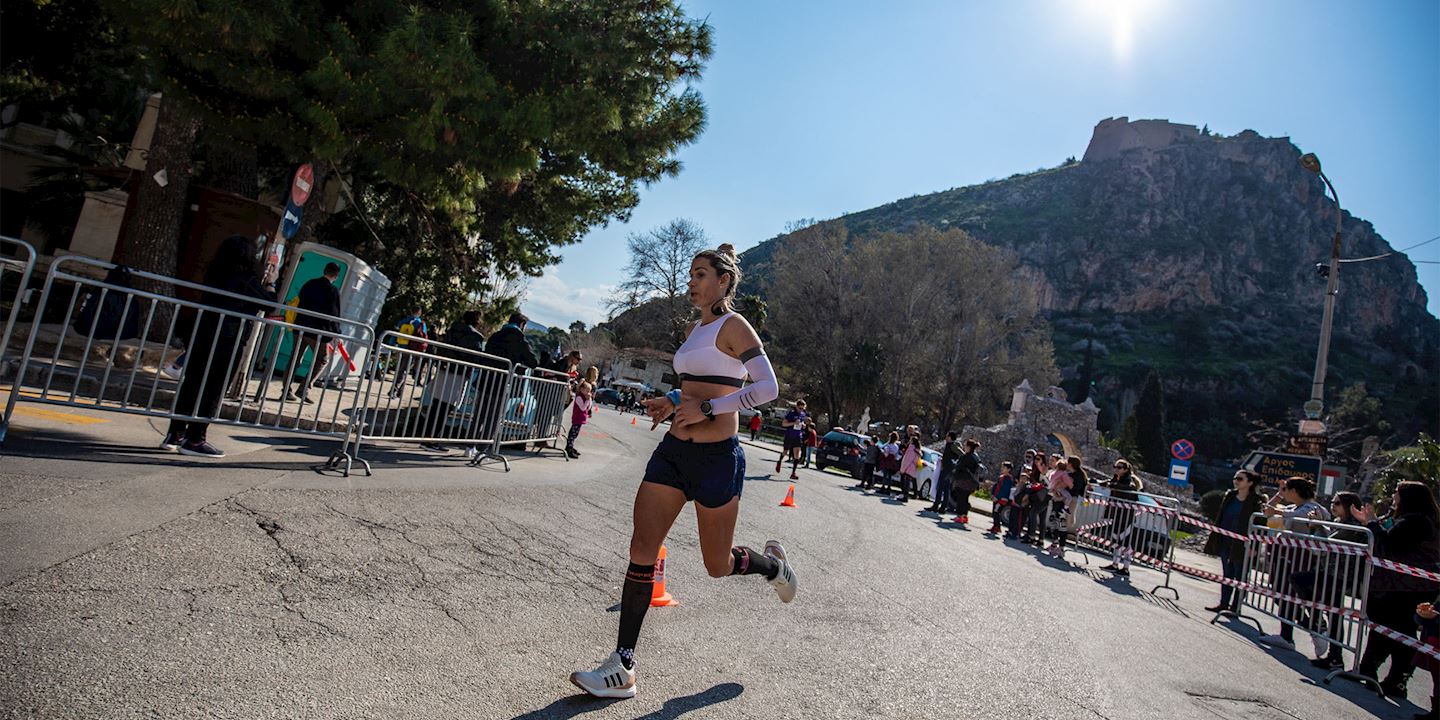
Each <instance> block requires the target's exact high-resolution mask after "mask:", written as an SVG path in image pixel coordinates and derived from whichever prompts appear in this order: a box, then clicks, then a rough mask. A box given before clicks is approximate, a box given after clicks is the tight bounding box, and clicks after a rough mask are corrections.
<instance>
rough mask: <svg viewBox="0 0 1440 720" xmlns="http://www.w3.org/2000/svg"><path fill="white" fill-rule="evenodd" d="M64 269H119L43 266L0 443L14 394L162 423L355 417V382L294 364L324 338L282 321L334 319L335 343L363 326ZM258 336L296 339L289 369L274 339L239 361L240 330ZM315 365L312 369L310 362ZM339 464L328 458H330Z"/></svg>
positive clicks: (294, 427)
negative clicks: (189, 296)
mask: <svg viewBox="0 0 1440 720" xmlns="http://www.w3.org/2000/svg"><path fill="white" fill-rule="evenodd" d="M72 268H74V269H77V270H78V269H79V268H90V269H92V270H98V271H103V272H107V273H110V272H112V271H116V270H117V268H116V266H115V265H112V264H110V263H106V262H101V261H99V260H92V259H89V258H83V257H78V256H69V257H64V258H60V259H58V260H56V261H55V262H54V263H53V264H52V265H51V266H50V271H49V273H48V274H47V275H46V278H45V285H44V289H43V290H42V291H41V294H40V301H39V303H38V305H37V306H36V312H35V319H34V321H33V322H32V323H31V326H30V328H29V330H30V332H29V336H28V337H27V338H26V341H25V350H24V352H23V354H22V355H21V357H20V362H19V369H18V371H17V373H16V375H15V378H14V383H13V389H12V391H11V392H10V396H9V400H8V401H7V403H6V406H5V414H4V421H3V424H0V442H3V440H4V435H5V431H6V430H7V429H8V428H9V424H10V419H11V417H12V415H13V414H14V411H15V406H16V404H17V403H18V402H19V401H20V400H21V399H24V400H25V401H26V402H38V403H46V404H51V405H66V406H72V407H83V408H89V409H99V410H107V411H114V412H123V413H130V414H135V415H145V416H148V417H156V418H165V419H169V420H182V421H194V422H206V423H221V424H226V425H238V426H245V427H260V428H267V429H271V430H279V431H284V432H294V433H304V434H309V435H318V436H326V437H337V438H345V437H347V436H348V435H349V433H350V427H351V424H352V418H351V417H348V416H344V415H342V413H347V412H352V411H353V408H354V407H355V406H356V403H355V399H356V397H357V395H358V392H359V389H358V384H357V386H356V387H355V388H345V387H343V386H342V387H339V388H336V387H331V386H322V387H320V388H319V389H318V392H317V391H315V390H312V389H310V388H309V385H310V384H311V383H310V373H309V372H303V373H302V371H301V370H300V366H301V365H302V364H303V358H304V356H305V355H306V354H307V351H308V354H309V355H310V356H312V357H313V356H314V355H315V353H318V352H319V350H320V347H321V346H320V344H319V342H309V343H307V342H305V341H306V340H307V339H313V340H316V341H318V339H319V337H320V335H319V334H318V333H315V332H314V331H313V330H311V329H310V328H307V327H304V326H301V325H297V324H294V323H289V322H286V321H285V320H284V319H283V318H284V316H285V315H284V314H285V312H287V311H292V312H297V313H299V314H301V315H304V316H307V317H313V318H318V319H322V320H329V321H333V322H337V323H341V327H342V328H344V327H347V326H349V327H354V328H357V329H356V330H354V331H353V332H347V331H345V330H343V329H342V331H340V332H338V333H333V334H330V333H327V334H326V335H327V336H328V337H329V338H330V339H331V340H332V343H331V346H333V345H334V344H338V343H349V344H351V346H353V347H359V346H368V345H370V344H371V343H372V340H373V331H372V330H371V329H370V328H369V327H366V326H357V325H354V324H352V323H348V322H347V321H345V320H343V319H342V318H336V317H332V316H328V315H322V314H319V313H313V312H310V311H306V310H299V309H297V308H293V307H289V306H286V305H282V304H280V303H278V302H268V301H265V300H258V299H255V298H251V297H248V296H244V295H237V294H235V293H230V292H226V291H222V290H219V289H216V288H211V287H207V286H204V285H199V284H196V283H190V282H186V281H183V280H178V279H175V278H171V277H166V276H163V275H156V274H152V273H147V272H142V271H137V270H131V271H130V279H131V280H142V281H145V282H147V283H148V284H149V285H151V286H155V287H161V288H164V289H166V290H168V291H169V294H157V293H154V292H150V291H147V290H140V289H136V288H131V287H127V286H124V285H118V284H114V283H112V282H107V281H103V280H96V279H94V278H93V277H91V276H90V275H89V274H80V273H78V272H73V271H71V269H72ZM115 274H116V275H117V277H115V278H113V279H114V280H115V282H121V280H119V279H118V272H117V273H115ZM67 283H68V285H66V284H67ZM181 289H188V290H193V291H199V292H202V293H209V294H211V295H212V296H216V295H218V296H221V297H225V298H228V299H233V300H238V301H242V302H244V303H246V304H248V305H249V306H252V307H258V308H260V309H261V310H262V311H263V312H265V313H266V314H267V315H270V317H262V316H259V315H254V314H247V313H244V312H237V311H234V310H228V309H222V308H217V307H213V306H209V305H204V304H201V303H198V302H192V301H189V300H184V299H180V298H178V297H171V296H169V295H170V294H176V291H177V290H181ZM47 314H48V315H49V316H51V317H53V316H57V315H59V316H63V320H62V322H61V324H60V325H59V326H45V325H44V324H42V322H41V321H42V319H43V318H44V317H46V316H47ZM42 334H46V335H48V336H49V337H47V340H46V342H47V343H49V342H53V344H54V347H53V348H50V349H44V348H42V347H41V342H40V341H41V335H42ZM256 335H263V336H267V339H276V340H278V339H279V338H280V337H281V336H282V335H289V336H290V338H291V340H292V341H294V342H293V343H292V360H291V361H290V362H289V363H287V364H286V367H284V368H279V367H277V363H276V359H275V358H276V355H277V353H278V342H277V343H275V347H269V346H268V345H267V347H269V350H268V351H267V352H266V353H264V354H262V355H261V357H260V358H259V360H260V362H258V363H256V364H254V365H249V366H247V364H246V363H244V361H243V360H240V358H241V357H242V355H241V353H242V349H243V348H244V347H245V346H246V345H247V342H246V341H247V339H248V338H250V337H253V336H256ZM182 337H183V338H186V342H185V344H184V353H183V358H184V360H183V367H182V368H176V367H175V364H176V363H177V362H178V361H179V360H180V358H181V348H180V347H179V342H178V341H179V340H180V338H182ZM42 350H43V352H42ZM336 361H337V362H339V361H341V359H340V358H336ZM311 365H312V369H313V365H314V363H313V361H312V363H311ZM257 370H259V372H256V371H257ZM277 371H278V372H279V373H280V376H279V379H278V380H277V378H276V377H275V373H276V372H277ZM236 375H238V376H240V377H241V378H242V379H243V382H244V384H245V392H244V393H243V394H242V395H241V396H240V397H239V398H238V399H236V400H230V401H226V400H224V399H223V398H222V397H221V396H222V395H223V393H224V390H225V387H226V385H227V384H229V382H230V380H231V378H232V377H233V376H236ZM297 381H298V382H299V383H301V385H300V387H301V388H302V395H300V396H295V395H291V392H292V390H291V387H292V385H295V384H296V383H297ZM277 389H278V392H277ZM306 396H308V397H309V401H307V400H305V399H304V398H305V397H306ZM343 452H344V449H343V447H342V450H341V453H343ZM341 453H337V454H336V455H339V454H341ZM336 461H337V458H336V456H332V457H331V462H332V463H334V462H336Z"/></svg>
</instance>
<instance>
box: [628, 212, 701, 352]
mask: <svg viewBox="0 0 1440 720" xmlns="http://www.w3.org/2000/svg"><path fill="white" fill-rule="evenodd" d="M626 242H627V244H628V246H629V250H630V262H629V264H628V265H626V267H625V280H624V281H622V282H621V283H620V285H619V287H618V288H616V293H615V295H614V296H612V297H611V298H610V299H609V300H608V301H606V309H607V310H608V311H609V312H610V316H611V317H612V318H613V317H614V316H615V315H617V314H619V313H622V312H625V311H628V310H633V309H635V308H638V307H640V306H641V305H645V304H647V303H652V302H658V304H659V305H660V306H661V310H662V315H663V318H662V319H663V323H664V330H665V332H666V333H668V334H669V335H670V336H672V338H671V339H672V341H673V342H672V345H673V347H670V349H674V347H678V346H679V341H678V340H676V338H677V337H679V332H680V329H681V328H682V327H684V324H685V321H686V320H688V319H689V318H690V316H691V314H692V313H691V308H690V304H689V301H688V299H687V297H686V296H687V292H686V289H685V286H686V283H687V282H689V280H690V261H691V260H692V259H694V257H695V253H698V252H700V251H701V250H704V249H705V248H706V247H707V243H708V241H707V239H706V237H705V231H704V230H702V229H701V228H700V226H699V225H697V224H695V223H694V222H692V221H690V220H685V219H677V220H671V221H670V222H668V223H666V224H665V225H663V226H661V227H658V228H656V229H654V230H650V231H649V232H645V233H634V234H632V235H630V237H629V238H627V239H626Z"/></svg>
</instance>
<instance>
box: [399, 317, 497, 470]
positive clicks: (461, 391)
mask: <svg viewBox="0 0 1440 720" xmlns="http://www.w3.org/2000/svg"><path fill="white" fill-rule="evenodd" d="M480 317H481V316H480V313H479V311H476V310H469V311H466V312H465V314H464V315H462V316H461V317H460V322H457V323H455V324H453V325H451V326H450V329H449V330H447V331H446V333H445V336H444V337H443V338H442V339H441V342H443V343H445V345H447V346H448V345H453V346H455V347H454V348H451V347H444V346H437V348H436V351H437V354H439V355H440V356H441V357H443V358H445V359H447V360H457V361H459V363H465V364H463V365H462V364H458V363H451V362H441V363H439V366H440V369H439V371H438V372H436V373H435V379H434V380H433V381H431V383H430V386H429V392H428V393H427V395H428V397H429V403H428V404H427V406H426V408H425V426H424V427H425V429H424V431H423V434H424V435H426V436H427V437H431V438H435V440H434V441H431V442H423V443H421V444H420V446H421V447H423V448H425V449H427V450H432V451H434V452H446V451H447V448H446V447H445V446H444V445H443V444H441V442H440V439H441V438H444V439H457V440H477V439H480V437H481V436H484V435H485V433H487V432H488V427H489V426H490V425H491V422H492V421H491V420H490V418H488V417H481V415H480V414H479V413H478V412H477V414H476V415H475V421H474V422H472V423H471V426H470V427H468V428H455V427H450V418H451V415H452V414H453V413H454V412H455V410H456V408H457V407H459V406H460V405H461V404H462V403H464V402H465V400H466V394H467V391H468V390H469V389H470V384H471V383H475V382H478V383H479V386H478V390H479V393H477V395H476V397H475V398H474V403H475V407H476V408H477V410H479V409H483V408H488V407H490V406H491V405H493V403H491V402H490V400H489V398H490V397H493V395H494V393H497V392H499V391H500V388H503V387H504V383H505V377H504V374H503V373H497V372H493V371H488V372H478V373H477V372H476V370H475V368H474V367H472V366H473V365H479V364H482V363H481V362H480V360H481V358H480V357H478V356H476V355H474V354H472V353H481V352H484V351H485V336H484V335H483V334H481V333H480ZM455 348H461V349H459V350H457V349H455ZM466 350H468V351H470V352H465V351H466ZM491 414H493V413H491ZM470 454H471V455H472V456H473V452H472V453H470Z"/></svg>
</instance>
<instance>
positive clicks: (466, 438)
mask: <svg viewBox="0 0 1440 720" xmlns="http://www.w3.org/2000/svg"><path fill="white" fill-rule="evenodd" d="M395 341H404V344H401V343H400V342H395ZM421 343H425V344H428V351H427V352H421V351H419V350H416V349H415V348H417V347H419V345H420V344H421ZM513 367H514V363H512V362H510V361H509V360H506V359H505V358H502V357H498V356H495V355H487V354H485V353H483V352H478V351H475V350H469V349H466V348H463V347H459V346H457V345H450V344H448V343H443V342H438V341H436V340H430V339H428V338H420V337H416V336H413V335H405V334H403V333H399V332H395V331H393V330H392V331H388V332H386V333H384V334H383V335H381V337H380V342H379V343H378V344H377V346H376V348H375V349H374V351H373V352H371V353H370V358H369V362H367V363H366V365H365V372H364V379H363V380H362V383H363V385H362V389H361V391H360V394H359V397H358V404H357V405H356V423H355V433H354V435H353V437H352V438H350V439H348V440H347V443H348V450H342V452H341V453H338V454H337V455H336V458H337V459H340V460H344V461H345V462H346V466H345V468H344V473H345V475H347V476H348V475H349V474H350V470H351V466H350V461H351V459H352V458H353V460H354V461H356V462H359V463H360V464H361V466H362V467H364V469H365V473H366V474H367V475H369V474H371V470H370V463H369V462H367V461H366V460H364V459H363V458H361V457H360V446H361V444H362V443H363V442H365V441H377V440H388V441H396V442H422V443H435V444H445V443H455V444H459V445H466V446H469V447H470V448H471V451H472V454H471V456H470V458H471V464H472V465H477V466H478V465H480V464H481V463H483V462H484V461H485V460H499V461H500V462H501V463H503V464H504V465H505V469H506V470H507V471H508V470H509V469H510V462H509V461H508V460H507V459H506V458H505V457H504V456H502V455H500V453H499V452H498V451H497V446H496V444H495V443H496V440H498V439H499V434H498V432H497V429H498V427H499V422H498V421H499V418H500V413H501V409H502V407H503V403H504V401H505V400H506V399H507V398H508V397H509V396H510V392H509V391H510V383H511V380H512V375H511V370H512V368H513ZM390 371H393V372H394V373H395V377H394V379H393V380H390V379H387V375H388V373H389V372H390ZM482 448H483V451H482V450H481V449H482Z"/></svg>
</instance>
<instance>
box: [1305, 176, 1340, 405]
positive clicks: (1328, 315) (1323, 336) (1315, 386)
mask: <svg viewBox="0 0 1440 720" xmlns="http://www.w3.org/2000/svg"><path fill="white" fill-rule="evenodd" d="M1300 164H1301V165H1303V166H1304V167H1305V169H1306V170H1309V171H1310V172H1313V173H1315V174H1316V175H1319V176H1320V179H1321V180H1323V181H1324V182H1325V187H1327V188H1330V196H1331V197H1333V198H1335V237H1333V238H1332V239H1331V240H1330V272H1329V276H1328V277H1327V279H1326V285H1325V315H1324V318H1323V319H1322V320H1321V321H1320V349H1319V351H1317V352H1316V353H1315V377H1314V379H1313V380H1312V381H1311V383H1310V400H1309V401H1308V402H1306V403H1305V417H1307V418H1309V419H1311V420H1318V419H1320V415H1321V413H1322V412H1324V410H1325V370H1326V364H1327V361H1328V358H1329V355H1330V330H1331V328H1332V327H1333V325H1334V323H1335V295H1336V293H1337V292H1338V291H1339V288H1340V221H1341V213H1340V195H1339V194H1338V193H1336V192H1335V186H1334V185H1332V184H1330V178H1328V177H1325V173H1324V172H1322V171H1321V170H1320V158H1318V157H1315V153H1305V154H1304V155H1301V156H1300Z"/></svg>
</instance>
